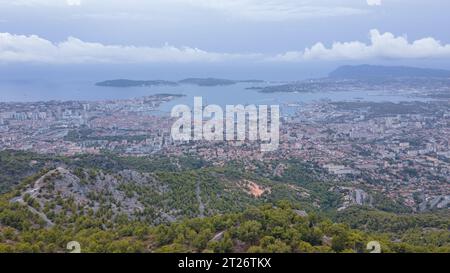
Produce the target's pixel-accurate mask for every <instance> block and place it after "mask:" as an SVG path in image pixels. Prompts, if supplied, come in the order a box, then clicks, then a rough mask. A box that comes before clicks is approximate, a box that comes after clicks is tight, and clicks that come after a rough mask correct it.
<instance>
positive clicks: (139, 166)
mask: <svg viewBox="0 0 450 273" xmlns="http://www.w3.org/2000/svg"><path fill="white" fill-rule="evenodd" d="M37 157H41V156H40V155H36V154H32V153H23V152H13V151H5V152H3V153H2V162H3V163H2V164H4V165H5V166H9V168H10V170H11V169H13V167H12V166H11V165H9V164H11V162H21V163H20V165H18V167H19V169H18V171H17V172H10V173H11V174H12V177H11V179H10V180H13V179H17V180H18V181H21V183H13V184H11V183H9V182H8V183H9V184H8V186H7V187H5V188H4V189H5V190H6V191H7V193H5V194H2V195H0V230H1V235H0V252H11V251H12V252H64V251H66V250H65V244H66V243H67V242H69V241H73V240H76V241H79V242H80V243H81V244H82V246H83V251H85V252H365V251H367V249H366V244H367V242H369V241H371V240H377V241H379V242H381V244H382V249H383V250H384V251H386V252H424V251H448V248H449V244H450V242H449V239H448V238H450V236H448V235H449V228H448V227H449V221H450V220H449V219H450V217H449V215H448V211H447V210H443V211H441V212H434V213H433V214H423V213H422V214H409V213H408V208H406V207H405V206H403V205H402V203H401V202H400V201H398V200H391V199H387V198H384V197H383V196H382V195H380V194H379V193H377V192H370V191H367V190H366V189H364V188H357V187H354V186H352V185H351V184H349V183H345V182H340V183H339V184H336V183H333V182H331V181H329V178H328V177H326V176H324V174H323V173H322V171H321V170H320V169H317V167H314V166H312V165H308V164H306V163H302V162H297V161H289V162H273V164H262V165H261V163H258V162H254V163H251V164H250V163H247V166H253V167H252V168H253V170H252V171H251V172H249V171H248V170H246V168H243V167H242V166H243V164H240V163H239V162H230V163H229V165H227V166H223V167H217V166H216V167H214V166H210V165H209V164H208V163H207V162H204V161H202V160H199V159H196V158H193V157H178V158H176V157H171V158H168V157H144V158H136V157H129V158H128V157H119V156H116V155H113V154H102V155H79V156H74V157H55V156H46V157H45V158H41V162H42V163H41V165H34V166H35V169H29V168H27V167H25V166H27V164H26V163H27V162H30V163H31V162H34V161H35V158H37ZM38 166H40V167H43V166H45V168H42V169H40V171H37V169H39V168H38ZM30 173H31V175H30ZM28 175H30V176H28ZM318 181H321V182H318ZM381 210H386V211H381ZM392 212H396V213H392Z"/></svg>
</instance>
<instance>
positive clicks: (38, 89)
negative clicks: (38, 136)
mask: <svg viewBox="0 0 450 273" xmlns="http://www.w3.org/2000/svg"><path fill="white" fill-rule="evenodd" d="M279 84H284V83H283V82H265V83H238V84H235V85H228V86H208V87H202V86H197V85H179V86H152V87H128V88H120V87H102V86H96V85H95V82H94V81H90V80H61V81H58V80H55V81H48V80H46V81H40V80H20V81H19V80H16V81H0V102H36V101H55V100H56V101H72V100H79V101H104V100H117V99H132V98H138V97H143V96H150V95H155V94H162V93H164V94H181V95H184V96H182V97H179V98H177V99H175V100H172V101H170V102H167V103H163V104H162V105H160V107H159V109H158V111H159V112H160V113H170V111H171V109H172V107H173V106H175V105H178V104H185V105H189V106H192V105H193V102H194V97H196V96H197V97H202V98H203V105H210V104H217V105H220V106H222V107H225V106H226V105H237V104H242V105H249V104H255V105H280V106H281V108H282V109H284V111H285V112H289V111H290V110H289V109H290V108H296V107H299V106H301V105H304V104H308V103H314V102H321V101H369V102H394V103H397V102H401V101H423V100H424V99H423V98H418V97H414V96H411V94H407V93H400V92H396V91H395V90H391V91H386V90H380V91H376V90H374V91H357V90H352V91H339V92H335V91H326V90H324V91H322V92H302V93H283V92H282V93H261V92H258V90H256V89H248V88H249V87H264V86H267V85H279Z"/></svg>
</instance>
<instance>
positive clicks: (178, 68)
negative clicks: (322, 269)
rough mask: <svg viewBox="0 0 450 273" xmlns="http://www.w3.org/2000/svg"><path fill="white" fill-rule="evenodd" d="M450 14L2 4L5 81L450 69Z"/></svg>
mask: <svg viewBox="0 0 450 273" xmlns="http://www.w3.org/2000/svg"><path fill="white" fill-rule="evenodd" d="M448 10H450V1H446V0H439V1H438V0H428V1H423V0H145V1H144V0H127V1H124V0H0V72H2V74H3V75H2V76H0V79H5V78H11V77H16V78H26V77H43V76H44V75H47V76H49V75H50V76H55V75H68V74H70V75H78V76H79V77H87V76H90V77H113V76H117V77H119V76H123V77H125V76H126V77H131V76H134V77H138V76H139V77H144V76H145V77H147V78H156V77H158V78H163V79H174V78H178V77H184V76H216V77H233V78H265V79H271V80H276V79H280V80H284V79H301V78H307V77H315V76H323V75H326V73H328V72H329V71H330V70H332V69H334V68H335V67H337V66H339V65H342V64H362V63H369V64H385V65H412V66H421V67H436V68H446V69H450V31H449V30H448V26H449V25H450V17H449V16H448Z"/></svg>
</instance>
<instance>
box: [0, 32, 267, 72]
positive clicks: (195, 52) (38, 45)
mask: <svg viewBox="0 0 450 273" xmlns="http://www.w3.org/2000/svg"><path fill="white" fill-rule="evenodd" d="M259 57H260V56H259V54H242V55H241V54H228V53H215V52H207V51H204V50H200V49H198V48H192V47H174V46H170V45H164V46H162V47H136V46H122V45H104V44H101V43H90V42H84V41H82V40H80V39H77V38H74V37H69V38H68V39H67V40H66V41H63V42H60V43H53V42H51V41H48V40H46V39H43V38H41V37H39V36H36V35H31V36H24V35H14V34H10V33H0V62H7V63H9V62H25V63H51V64H78V63H158V62H176V63H183V62H220V61H233V60H249V59H255V58H259Z"/></svg>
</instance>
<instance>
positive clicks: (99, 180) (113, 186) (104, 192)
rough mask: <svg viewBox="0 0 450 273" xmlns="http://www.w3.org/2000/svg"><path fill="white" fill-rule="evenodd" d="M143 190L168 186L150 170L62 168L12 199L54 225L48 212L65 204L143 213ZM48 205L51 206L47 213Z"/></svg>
mask: <svg viewBox="0 0 450 273" xmlns="http://www.w3.org/2000/svg"><path fill="white" fill-rule="evenodd" d="M141 189H142V190H145V191H146V192H152V193H153V194H156V195H158V194H161V193H162V192H164V191H165V190H166V187H165V186H164V185H162V184H161V183H160V182H158V181H157V180H156V179H155V178H154V177H153V176H152V175H151V174H149V173H139V172H136V171H130V170H124V171H121V172H118V173H115V174H108V173H103V172H99V171H93V170H75V171H73V170H68V169H65V168H61V167H59V168H57V169H54V170H51V171H49V172H47V173H46V174H44V175H43V176H42V177H40V178H39V179H38V180H36V181H35V182H34V183H31V184H30V185H29V186H28V187H27V188H26V189H24V190H23V192H22V193H21V195H20V196H18V197H15V198H14V199H12V200H11V201H12V202H20V203H23V204H27V203H28V204H32V205H30V210H31V211H32V212H33V213H36V214H39V215H40V216H41V218H43V219H44V220H45V221H47V222H48V226H50V225H52V222H51V220H49V219H48V218H47V216H46V215H45V213H49V212H51V213H59V212H61V211H63V210H65V209H67V208H65V204H66V205H67V204H70V206H72V207H73V206H76V208H77V209H78V210H83V209H85V208H86V209H92V210H93V211H94V212H95V211H98V210H99V209H100V208H102V207H107V208H109V209H110V210H111V211H112V212H113V214H114V215H118V214H119V213H120V214H125V215H127V216H129V217H131V218H132V217H135V216H136V215H140V214H142V213H143V212H144V210H145V206H144V205H143V203H142V202H141V201H140V196H139V194H137V193H138V192H139V191H140V190H141ZM55 200H59V201H55ZM44 208H47V209H46V210H45V212H44ZM48 208H51V209H50V210H49V209H48ZM161 217H162V218H165V219H166V220H167V219H172V220H174V218H173V217H172V216H171V215H170V214H168V213H163V214H162V215H161Z"/></svg>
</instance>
